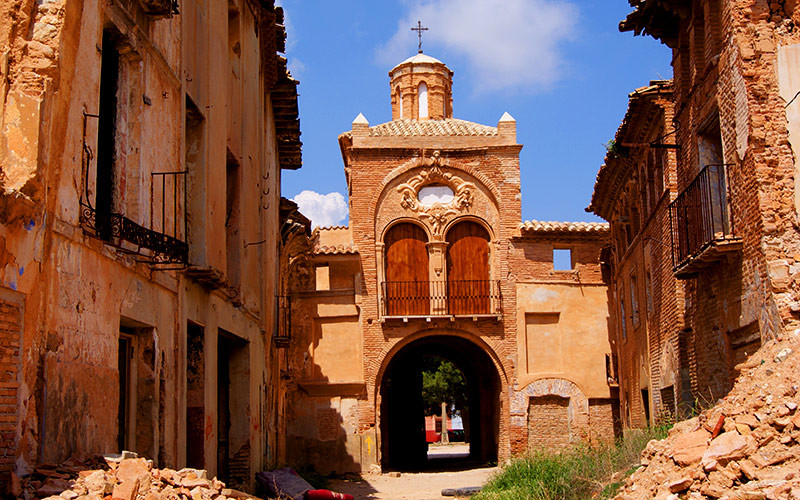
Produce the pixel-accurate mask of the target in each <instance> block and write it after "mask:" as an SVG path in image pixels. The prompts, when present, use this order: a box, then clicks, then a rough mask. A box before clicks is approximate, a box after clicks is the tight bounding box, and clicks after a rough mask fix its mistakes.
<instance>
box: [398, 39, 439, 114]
mask: <svg viewBox="0 0 800 500" xmlns="http://www.w3.org/2000/svg"><path fill="white" fill-rule="evenodd" d="M389 85H390V89H391V93H392V120H408V119H411V120H444V119H447V118H452V117H453V93H452V89H453V72H452V71H451V70H450V69H449V68H448V67H447V66H445V64H444V63H443V62H442V61H440V60H438V59H436V58H433V57H431V56H428V55H425V54H423V53H421V52H420V53H419V54H417V55H415V56H413V57H409V58H408V59H406V60H405V61H403V62H401V63H400V64H398V65H397V66H395V67H394V68H392V70H391V71H389Z"/></svg>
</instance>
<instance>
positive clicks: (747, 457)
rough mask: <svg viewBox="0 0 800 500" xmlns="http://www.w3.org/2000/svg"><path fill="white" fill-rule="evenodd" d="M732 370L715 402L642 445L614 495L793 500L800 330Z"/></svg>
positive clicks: (799, 469)
mask: <svg viewBox="0 0 800 500" xmlns="http://www.w3.org/2000/svg"><path fill="white" fill-rule="evenodd" d="M736 368H737V370H738V371H739V372H740V375H739V377H738V379H737V381H736V384H735V386H734V388H733V390H732V391H731V392H730V393H729V394H728V395H727V396H726V397H725V398H724V399H722V400H721V401H720V402H719V403H718V404H717V405H716V406H715V407H713V408H711V409H709V410H706V411H704V412H702V413H701V414H700V415H698V416H696V417H694V418H692V419H689V420H686V421H683V422H680V423H678V424H676V425H675V426H674V427H673V428H672V429H671V430H670V434H669V437H667V438H666V439H664V440H662V441H651V442H650V443H648V445H647V447H646V448H645V450H644V452H643V453H642V458H641V467H640V468H639V469H638V470H636V472H634V473H633V474H632V475H631V476H630V477H629V478H627V480H626V481H625V484H624V486H623V488H622V489H621V490H620V492H619V494H618V495H617V496H616V497H615V498H616V499H618V500H638V499H645V498H647V499H650V498H655V499H659V500H678V499H690V500H692V499H698V500H699V499H709V498H714V499H721V500H739V499H741V500H778V499H800V410H799V409H798V404H799V403H800V330H798V331H796V332H795V333H794V334H790V335H789V338H783V339H778V340H773V341H769V342H768V343H766V344H765V345H764V346H763V347H762V348H761V349H760V350H759V351H758V352H757V353H756V354H755V355H753V356H751V358H750V359H748V360H747V361H746V362H745V363H742V364H741V365H738V366H737V367H736Z"/></svg>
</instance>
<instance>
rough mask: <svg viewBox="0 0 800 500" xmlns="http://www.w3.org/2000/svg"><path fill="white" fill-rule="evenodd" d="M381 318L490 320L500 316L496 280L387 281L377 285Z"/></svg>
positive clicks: (500, 300) (501, 308) (498, 289)
mask: <svg viewBox="0 0 800 500" xmlns="http://www.w3.org/2000/svg"><path fill="white" fill-rule="evenodd" d="M381 292H382V294H381V316H382V317H383V318H384V319H391V318H403V319H404V320H407V319H408V318H434V317H449V318H451V319H454V318H456V317H472V318H475V319H477V318H485V317H491V318H496V319H500V318H501V317H502V314H503V307H502V294H501V292H500V282H499V281H496V280H451V281H387V282H383V283H381Z"/></svg>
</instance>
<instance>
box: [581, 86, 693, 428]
mask: <svg viewBox="0 0 800 500" xmlns="http://www.w3.org/2000/svg"><path fill="white" fill-rule="evenodd" d="M672 101H673V87H672V83H671V82H669V81H661V82H653V84H651V85H650V86H648V87H643V88H641V89H638V90H636V91H635V92H633V93H632V94H631V96H630V105H629V108H628V112H627V114H626V115H625V120H624V121H623V124H622V125H621V126H620V128H619V131H618V132H617V135H616V138H615V141H616V143H617V144H618V146H619V147H620V150H619V151H616V152H615V151H612V152H610V153H609V155H608V156H607V157H606V164H605V165H604V166H603V167H602V168H601V170H600V173H599V174H598V178H597V184H596V185H595V192H594V195H593V197H592V205H591V207H590V208H591V209H592V210H594V211H595V212H596V213H597V214H598V215H600V216H602V217H604V218H606V219H607V220H609V221H611V247H610V250H611V251H610V257H611V258H610V259H609V262H607V263H606V264H607V265H608V266H609V274H610V275H611V280H612V281H611V289H610V291H609V296H610V300H609V305H610V308H609V313H610V316H611V318H612V325H613V328H612V329H611V332H610V335H611V344H612V347H613V349H614V352H615V354H616V360H617V367H616V368H617V371H618V375H619V380H618V382H619V393H620V402H621V405H622V407H621V410H622V420H623V422H624V424H625V426H628V427H639V426H643V425H648V424H650V423H652V422H653V421H654V420H655V419H657V418H659V416H660V415H661V414H662V413H663V405H662V401H661V389H662V388H663V387H667V386H670V387H672V386H678V385H680V383H681V376H682V374H681V365H680V361H679V342H678V339H679V337H680V335H681V332H682V331H683V329H684V324H683V285H682V283H681V282H679V281H678V280H676V279H675V277H674V276H673V273H672V252H671V247H670V245H671V242H672V235H671V234H670V228H671V225H670V220H669V210H668V204H669V203H670V202H671V201H672V200H673V199H675V196H676V194H677V193H676V189H675V188H676V186H675V181H676V165H675V152H674V149H657V148H651V147H648V145H649V144H651V143H660V144H664V143H666V144H673V143H674V141H673V140H672V139H671V137H672V132H673V128H672V117H673V112H672V110H673V102H672ZM626 145H627V146H626ZM623 310H624V315H625V317H624V318H623V317H622V314H623ZM623 322H624V325H623ZM648 347H649V350H648ZM643 389H644V392H643V391H642V390H643ZM645 397H647V401H645ZM672 406H673V407H674V400H673V403H672ZM673 412H674V410H673ZM648 415H649V417H650V419H651V420H650V421H647V418H646V417H647V416H648Z"/></svg>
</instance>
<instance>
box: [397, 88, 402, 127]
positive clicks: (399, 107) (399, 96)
mask: <svg viewBox="0 0 800 500" xmlns="http://www.w3.org/2000/svg"><path fill="white" fill-rule="evenodd" d="M397 109H398V110H399V111H400V119H401V120H402V119H403V91H402V90H400V86H399V85H398V86H397Z"/></svg>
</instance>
